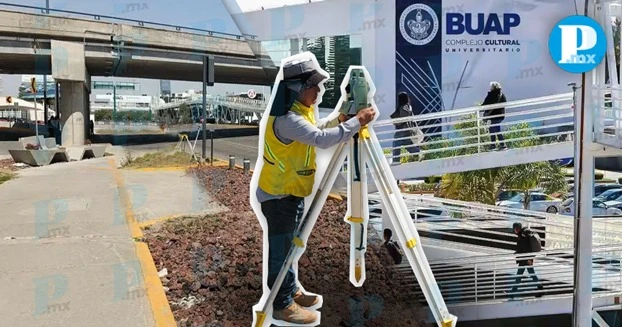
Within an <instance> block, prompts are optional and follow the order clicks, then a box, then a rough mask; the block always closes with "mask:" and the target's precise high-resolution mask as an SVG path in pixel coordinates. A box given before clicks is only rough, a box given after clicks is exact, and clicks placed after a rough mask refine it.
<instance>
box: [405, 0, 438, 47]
mask: <svg viewBox="0 0 622 327" xmlns="http://www.w3.org/2000/svg"><path fill="white" fill-rule="evenodd" d="M399 25H400V32H401V33H402V37H403V38H404V39H405V40H406V41H408V42H409V43H410V44H413V45H426V44H428V43H430V42H431V41H432V40H433V39H434V37H435V36H436V33H438V29H439V21H438V17H437V16H436V13H435V12H434V9H432V8H430V6H428V5H425V4H422V3H415V4H412V5H410V6H408V8H406V9H404V11H403V12H402V15H400V21H399Z"/></svg>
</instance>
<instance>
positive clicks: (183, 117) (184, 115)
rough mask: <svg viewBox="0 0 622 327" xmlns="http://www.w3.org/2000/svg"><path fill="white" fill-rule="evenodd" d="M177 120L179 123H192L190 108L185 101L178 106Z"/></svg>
mask: <svg viewBox="0 0 622 327" xmlns="http://www.w3.org/2000/svg"><path fill="white" fill-rule="evenodd" d="M179 122H180V123H181V124H192V110H191V108H190V106H189V105H188V104H187V103H182V104H181V105H180V106H179Z"/></svg>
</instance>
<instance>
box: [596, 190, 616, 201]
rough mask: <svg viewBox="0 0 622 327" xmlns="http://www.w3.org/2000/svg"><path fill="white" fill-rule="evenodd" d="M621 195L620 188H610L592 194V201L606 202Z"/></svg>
mask: <svg viewBox="0 0 622 327" xmlns="http://www.w3.org/2000/svg"><path fill="white" fill-rule="evenodd" d="M620 197H622V188H619V189H610V190H607V191H604V192H602V193H601V194H599V195H597V196H594V201H600V202H608V201H616V200H617V199H619V198H620Z"/></svg>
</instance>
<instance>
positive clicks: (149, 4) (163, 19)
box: [0, 0, 322, 95]
mask: <svg viewBox="0 0 622 327" xmlns="http://www.w3.org/2000/svg"><path fill="white" fill-rule="evenodd" d="M222 1H228V0H222ZM222 1H221V0H125V1H121V0H111V1H101V0H49V3H50V8H51V9H57V10H67V11H76V12H83V13H89V14H90V13H92V14H98V15H102V16H112V17H121V18H129V19H136V20H142V21H149V22H155V23H164V24H172V25H176V26H186V27H194V28H201V29H208V30H213V31H218V32H224V33H231V34H240V31H239V29H238V28H237V26H236V25H235V23H234V22H233V19H231V17H230V15H229V13H228V11H227V9H226V8H225V6H224V4H223V2H222ZM235 1H237V4H238V5H239V7H240V9H241V10H242V11H244V12H246V11H253V10H261V7H264V8H265V9H268V8H274V7H280V6H284V5H293V4H298V3H308V2H309V0H235ZM313 1H314V2H317V1H322V0H313ZM3 2H5V3H10V4H16V5H23V6H35V7H45V3H46V1H45V0H4V1H3ZM3 8H4V7H3ZM19 10H20V11H21V10H28V9H19ZM60 15H65V14H60ZM0 77H1V78H2V85H1V87H2V93H3V94H2V95H5V94H6V95H8V94H12V95H15V94H17V88H18V86H19V84H20V83H21V75H0ZM117 80H118V81H135V82H139V83H141V91H142V93H148V94H149V95H157V94H159V88H160V83H159V81H158V80H144V79H122V78H117ZM171 88H172V91H173V92H183V91H186V90H188V89H195V90H200V89H201V83H195V82H180V81H172V82H171ZM249 88H254V89H257V90H258V91H259V90H261V89H263V90H264V91H262V92H267V91H266V90H267V88H264V87H257V86H252V85H230V84H224V85H223V84H220V85H219V84H216V85H215V86H214V87H211V88H210V90H209V92H210V93H219V94H220V93H225V92H246V91H247V90H248V89H249ZM268 92H269V91H268Z"/></svg>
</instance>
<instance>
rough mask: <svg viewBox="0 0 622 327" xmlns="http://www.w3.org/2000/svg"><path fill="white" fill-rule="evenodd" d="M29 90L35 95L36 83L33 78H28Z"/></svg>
mask: <svg viewBox="0 0 622 327" xmlns="http://www.w3.org/2000/svg"><path fill="white" fill-rule="evenodd" d="M30 89H31V90H32V93H35V94H36V93H37V81H36V79H35V78H34V77H32V78H30Z"/></svg>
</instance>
